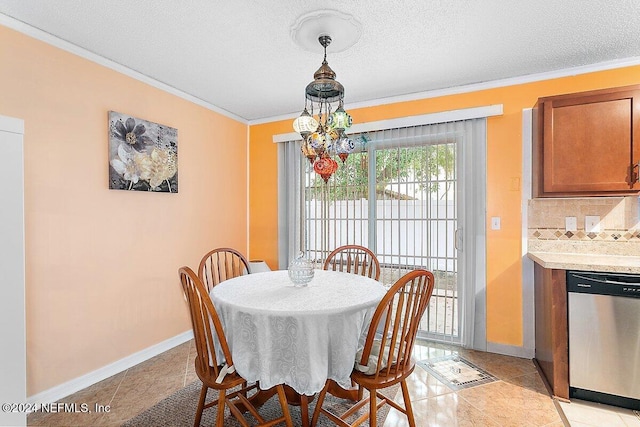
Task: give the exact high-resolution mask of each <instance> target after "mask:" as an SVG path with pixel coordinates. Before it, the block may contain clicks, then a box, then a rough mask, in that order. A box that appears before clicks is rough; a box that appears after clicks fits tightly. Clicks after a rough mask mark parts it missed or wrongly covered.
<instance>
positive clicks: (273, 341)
mask: <svg viewBox="0 0 640 427" xmlns="http://www.w3.org/2000/svg"><path fill="white" fill-rule="evenodd" d="M385 291H386V289H385V287H384V286H383V285H382V284H381V283H380V282H378V281H376V280H373V279H370V278H368V277H364V276H360V275H356V274H351V273H343V272H337V271H325V270H315V271H314V276H313V279H312V280H311V281H310V282H309V283H308V285H307V286H304V287H296V286H294V284H293V283H292V282H291V280H290V279H289V276H288V272H287V270H278V271H270V272H263V273H254V274H247V275H244V276H239V277H235V278H233V279H229V280H225V281H224V282H221V283H219V284H218V285H216V286H214V287H213V289H212V290H211V292H210V296H211V300H212V301H213V303H214V305H215V307H216V310H217V312H218V315H219V316H220V320H221V322H222V325H223V328H224V331H225V335H226V338H227V342H228V344H229V349H230V351H231V355H232V357H233V364H234V367H235V369H236V371H237V372H238V374H240V375H241V376H242V377H244V378H245V379H246V380H247V381H249V382H253V381H258V382H259V385H260V388H261V389H262V390H268V389H271V388H272V387H273V386H275V385H278V384H285V386H288V387H289V388H290V389H292V390H293V391H294V394H296V395H297V396H298V397H299V398H300V402H299V403H298V402H294V403H296V404H301V406H302V408H301V409H302V410H301V412H302V415H303V420H302V421H303V425H308V415H307V401H308V396H313V395H315V394H316V393H318V392H320V391H321V390H322V388H323V387H324V385H325V383H326V382H327V380H333V381H334V382H335V383H336V384H337V385H339V386H340V387H341V388H343V389H347V390H348V389H350V388H351V372H352V370H353V367H354V362H355V357H356V353H357V352H358V350H359V349H361V348H362V347H363V346H364V341H365V338H366V334H367V330H368V326H369V323H370V321H371V317H372V316H373V312H374V311H375V308H376V306H377V304H378V302H379V301H380V300H381V299H382V297H383V296H384V294H385ZM305 421H306V422H305Z"/></svg>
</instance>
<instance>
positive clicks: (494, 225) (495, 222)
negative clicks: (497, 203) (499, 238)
mask: <svg viewBox="0 0 640 427" xmlns="http://www.w3.org/2000/svg"><path fill="white" fill-rule="evenodd" d="M491 229H492V230H500V217H499V216H492V217H491Z"/></svg>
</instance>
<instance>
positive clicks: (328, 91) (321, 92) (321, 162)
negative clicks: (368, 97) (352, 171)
mask: <svg viewBox="0 0 640 427" xmlns="http://www.w3.org/2000/svg"><path fill="white" fill-rule="evenodd" d="M318 41H319V42H320V44H321V45H322V47H323V48H324V60H323V61H322V65H321V66H320V68H318V71H316V72H315V73H314V74H313V81H312V82H311V83H309V84H308V85H307V88H306V89H305V104H304V110H303V111H302V114H300V117H298V118H297V119H295V120H294V122H293V129H294V130H295V131H296V132H298V133H299V134H300V136H301V137H302V147H301V150H302V154H304V156H305V157H306V158H307V159H309V162H310V163H311V164H312V165H313V170H314V171H315V172H316V173H317V174H318V175H320V176H321V177H322V179H323V180H324V182H325V183H326V182H328V181H329V178H331V175H333V174H334V173H335V171H336V170H338V162H337V161H336V160H335V159H334V157H338V158H340V160H342V162H343V163H344V162H345V161H346V160H347V157H348V156H349V153H351V152H352V151H353V149H354V143H353V141H351V139H349V137H348V136H347V134H346V133H345V131H346V130H347V129H349V128H350V127H351V116H350V115H349V114H348V113H347V112H346V111H345V110H344V106H343V101H344V87H343V86H342V85H341V84H340V83H339V82H338V81H337V80H336V73H335V72H334V71H333V70H332V69H331V67H329V64H328V63H327V46H329V44H330V43H331V37H330V36H328V35H321V36H320V37H318ZM334 104H337V108H336V109H335V110H333V106H334Z"/></svg>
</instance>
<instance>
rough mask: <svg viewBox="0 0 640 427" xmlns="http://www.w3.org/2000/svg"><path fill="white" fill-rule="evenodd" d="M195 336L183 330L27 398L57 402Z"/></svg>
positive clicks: (30, 400) (28, 400)
mask: <svg viewBox="0 0 640 427" xmlns="http://www.w3.org/2000/svg"><path fill="white" fill-rule="evenodd" d="M192 338H193V331H191V330H189V331H186V332H183V333H181V334H179V335H176V336H175V337H172V338H169V339H168V340H165V341H162V342H160V343H158V344H154V345H152V346H151V347H147V348H145V349H144V350H140V351H139V352H137V353H133V354H131V355H129V356H127V357H125V358H123V359H120V360H118V361H116V362H113V363H110V364H109V365H106V366H103V367H102V368H99V369H96V370H95V371H93V372H89V373H88V374H86V375H83V376H81V377H78V378H74V379H72V380H71V381H67V382H66V383H62V384H60V385H57V386H55V387H52V388H50V389H48V390H45V391H42V392H40V393H38V394H34V395H33V396H29V397H28V398H27V403H51V402H56V401H58V400H60V399H62V398H64V397H67V396H69V395H71V394H73V393H75V392H77V391H80V390H82V389H84V388H87V387H89V386H91V385H93V384H95V383H97V382H100V381H102V380H104V379H107V378H109V377H111V376H113V375H115V374H118V373H120V372H122V371H125V370H127V369H129V368H131V367H132V366H135V365H137V364H139V363H141V362H144V361H145V360H149V359H151V358H152V357H154V356H157V355H158V354H160V353H164V352H165V351H167V350H170V349H172V348H173V347H176V346H178V345H180V344H183V343H185V342H187V341H189V340H190V339H192Z"/></svg>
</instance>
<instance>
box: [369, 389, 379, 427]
mask: <svg viewBox="0 0 640 427" xmlns="http://www.w3.org/2000/svg"><path fill="white" fill-rule="evenodd" d="M377 412H378V396H377V393H376V390H375V389H370V390H369V426H370V427H377V425H378V415H377Z"/></svg>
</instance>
